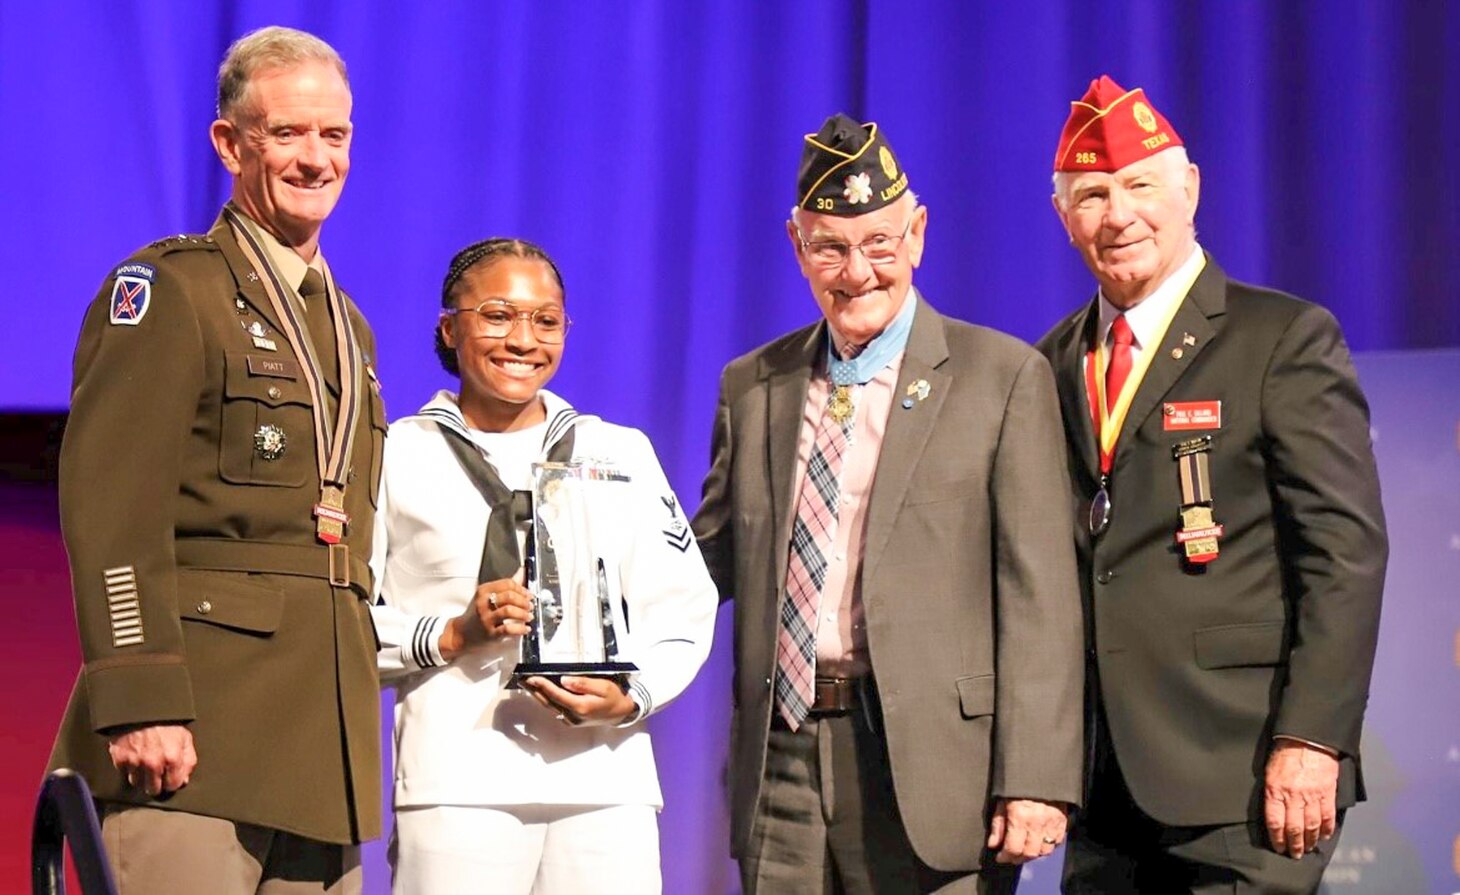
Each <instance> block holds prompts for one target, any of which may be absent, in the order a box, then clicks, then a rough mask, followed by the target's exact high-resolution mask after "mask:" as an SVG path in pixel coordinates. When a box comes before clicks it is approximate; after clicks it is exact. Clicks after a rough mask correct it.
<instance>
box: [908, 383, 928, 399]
mask: <svg viewBox="0 0 1460 895" xmlns="http://www.w3.org/2000/svg"><path fill="white" fill-rule="evenodd" d="M932 391H933V387H932V386H931V385H928V380H926V379H919V380H918V381H916V382H914V383H912V384H911V385H909V386H908V387H907V395H908V397H909V398H912V397H916V398H917V399H918V400H919V401H926V400H927V399H928V395H929V394H931V393H932Z"/></svg>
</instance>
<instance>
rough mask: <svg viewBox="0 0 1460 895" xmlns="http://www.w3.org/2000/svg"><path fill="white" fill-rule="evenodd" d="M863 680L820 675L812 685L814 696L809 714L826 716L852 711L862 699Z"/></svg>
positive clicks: (818, 716) (814, 716)
mask: <svg viewBox="0 0 1460 895" xmlns="http://www.w3.org/2000/svg"><path fill="white" fill-rule="evenodd" d="M862 681H863V679H862V678H859V677H818V678H817V679H816V682H815V684H813V685H812V692H813V694H814V698H813V699H812V702H811V710H810V711H809V712H807V715H808V716H809V717H812V718H825V717H828V716H834V715H845V714H846V713H847V712H850V711H851V710H852V709H854V708H856V707H857V704H858V703H860V702H861V701H862Z"/></svg>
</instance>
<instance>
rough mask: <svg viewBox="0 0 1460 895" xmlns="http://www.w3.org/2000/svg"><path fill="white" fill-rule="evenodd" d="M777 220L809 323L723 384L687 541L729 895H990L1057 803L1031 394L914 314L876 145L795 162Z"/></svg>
mask: <svg viewBox="0 0 1460 895" xmlns="http://www.w3.org/2000/svg"><path fill="white" fill-rule="evenodd" d="M797 195H798V199H797V205H796V208H795V210H793V212H792V216H791V220H790V221H789V222H788V223H787V225H786V232H787V234H788V236H789V237H790V240H791V245H792V248H793V250H794V251H795V254H796V259H797V262H798V263H799V264H800V267H801V271H802V273H803V274H804V275H805V277H806V279H807V281H808V282H809V283H810V284H811V292H812V295H813V297H814V298H815V299H816V303H817V305H818V306H819V307H820V309H821V312H822V315H823V317H824V318H825V319H824V320H823V321H818V322H817V323H816V324H814V325H812V326H809V327H806V328H804V329H801V330H798V331H796V332H793V333H791V334H789V335H787V336H784V337H782V338H780V339H777V340H776V341H773V342H771V343H770V344H768V345H765V346H763V347H761V348H758V349H756V350H755V351H753V352H751V353H750V354H747V355H745V356H744V357H741V358H738V359H736V360H735V361H732V362H731V363H730V365H729V366H728V367H726V369H725V372H724V375H723V378H722V380H721V387H720V402H719V409H718V412H717V416H716V420H715V430H714V445H713V463H712V467H711V469H710V472H709V475H708V476H707V477H706V479H705V487H704V502H703V504H702V505H701V507H700V510H699V513H698V514H697V515H696V518H695V522H694V527H695V533H696V534H697V535H698V537H699V539H700V545H701V548H702V549H703V551H704V554H705V559H706V560H707V561H708V562H709V565H710V569H711V572H712V574H713V575H714V576H715V578H716V581H717V583H718V584H719V587H720V592H721V595H722V597H723V598H732V597H733V598H734V599H735V633H736V637H735V717H734V722H733V725H734V726H733V731H732V737H733V740H732V741H733V745H732V755H731V759H730V762H731V763H730V772H731V781H732V783H731V785H732V788H733V803H734V804H733V821H732V829H733V851H734V853H735V855H736V856H737V857H738V858H739V859H740V867H741V876H742V881H743V885H744V889H745V891H746V892H747V893H754V892H767V893H776V895H782V893H798V892H808V893H822V892H828V893H829V892H849V893H852V892H897V893H908V892H942V893H953V892H1010V891H1013V889H1014V887H1015V885H1016V884H1017V878H1018V868H1017V866H1016V865H1018V864H1019V863H1022V862H1024V861H1027V860H1030V859H1033V858H1037V857H1040V856H1042V855H1046V854H1048V853H1049V852H1051V851H1052V850H1053V849H1054V848H1055V847H1056V846H1057V845H1058V844H1059V843H1060V842H1061V841H1063V838H1064V833H1065V817H1066V811H1067V809H1068V807H1069V806H1070V805H1071V804H1072V803H1073V802H1075V800H1076V799H1077V798H1078V796H1079V792H1080V768H1081V754H1082V751H1081V750H1082V731H1081V721H1080V717H1081V702H1080V701H1081V688H1082V685H1083V681H1082V670H1081V667H1082V655H1081V642H1082V639H1081V638H1082V632H1081V618H1080V604H1079V597H1078V586H1077V584H1076V578H1075V566H1074V556H1073V551H1072V549H1071V546H1070V544H1069V538H1068V534H1067V533H1068V531H1069V526H1070V524H1072V518H1071V517H1072V501H1071V499H1070V496H1069V492H1068V491H1067V490H1065V489H1066V488H1067V482H1068V473H1067V470H1066V467H1065V463H1064V459H1063V455H1062V452H1061V451H1062V449H1061V445H1062V442H1063V433H1062V429H1061V424H1060V420H1059V408H1058V404H1057V400H1056V397H1055V388H1054V379H1053V376H1052V374H1051V372H1050V368H1049V365H1048V363H1047V362H1045V360H1044V359H1043V358H1041V357H1040V356H1039V355H1038V354H1036V353H1035V352H1034V351H1033V350H1032V349H1030V348H1029V347H1028V346H1027V345H1024V344H1022V343H1020V342H1018V341H1016V340H1014V339H1012V338H1009V337H1008V336H1004V335H1001V334H999V333H995V332H992V331H990V330H987V329H983V328H981V327H976V326H972V325H969V324H967V323H962V322H960V321H956V320H951V319H949V318H946V317H943V316H942V315H940V314H939V313H938V312H936V311H934V310H933V309H932V307H930V306H929V305H928V304H927V302H926V301H925V300H924V299H923V297H922V296H921V295H919V293H918V292H917V290H915V289H914V288H913V286H912V275H913V271H914V269H915V268H916V267H917V266H918V265H919V263H920V262H921V260H922V253H923V239H924V236H925V234H926V231H927V222H928V212H927V209H926V208H925V207H923V206H921V205H919V204H918V202H917V199H916V197H915V196H914V195H913V193H912V192H911V191H910V190H909V189H908V177H907V173H906V172H904V171H902V170H901V168H900V167H899V165H898V162H897V158H896V156H894V155H893V153H892V149H891V147H890V146H889V145H888V143H887V140H886V138H885V136H884V135H883V134H882V133H881V132H880V131H879V130H878V128H877V126H876V125H875V124H866V125H859V124H858V123H857V122H855V121H853V120H851V119H849V118H847V117H846V116H844V115H836V116H833V117H832V118H830V119H828V120H827V121H826V123H825V124H824V125H823V126H822V128H821V130H820V131H819V132H817V133H816V134H809V135H807V137H806V143H805V147H804V153H803V156H802V162H801V169H800V174H799V178H798V189H797Z"/></svg>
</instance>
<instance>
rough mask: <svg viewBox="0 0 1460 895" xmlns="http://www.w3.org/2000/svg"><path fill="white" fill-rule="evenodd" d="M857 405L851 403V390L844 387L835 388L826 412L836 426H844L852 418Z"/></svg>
mask: <svg viewBox="0 0 1460 895" xmlns="http://www.w3.org/2000/svg"><path fill="white" fill-rule="evenodd" d="M856 409H857V405H855V404H853V403H852V390H851V389H850V388H849V387H847V386H845V385H839V386H837V387H836V388H835V389H834V390H833V391H832V393H831V400H830V401H829V402H827V405H826V410H827V412H828V413H830V414H831V418H832V419H833V420H834V421H835V422H836V424H837V425H839V426H840V425H844V424H845V423H846V421H847V420H849V419H851V418H852V413H853V412H855V411H856Z"/></svg>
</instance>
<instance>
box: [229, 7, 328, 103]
mask: <svg viewBox="0 0 1460 895" xmlns="http://www.w3.org/2000/svg"><path fill="white" fill-rule="evenodd" d="M305 62H323V63H325V64H327V65H333V66H334V67H335V70H336V71H338V72H339V73H340V77H341V78H343V79H344V81H345V86H346V87H349V86H350V75H349V73H348V72H346V71H345V60H343V59H341V58H340V54H339V53H337V52H335V48H334V47H332V46H330V45H329V44H327V43H325V42H324V41H322V40H320V39H319V38H317V37H315V36H314V35H313V34H310V33H308V32H306V31H298V30H296V29H294V28H284V27H281V26H279V25H269V26H268V27H265V28H259V29H258V30H256V31H250V32H249V33H247V34H245V35H244V36H243V37H240V38H239V39H238V40H235V41H234V42H233V45H232V46H230V47H229V48H228V53H227V54H226V55H224V57H223V64H222V65H220V66H218V117H219V118H223V119H227V120H229V121H232V120H233V116H234V115H235V114H236V113H237V112H238V110H239V108H240V107H242V106H243V105H244V100H245V99H246V98H247V96H248V85H249V81H250V80H251V79H252V78H253V76H254V75H256V74H258V73H259V72H261V71H267V70H269V69H278V68H293V67H294V66H296V65H300V64H301V63H305Z"/></svg>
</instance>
